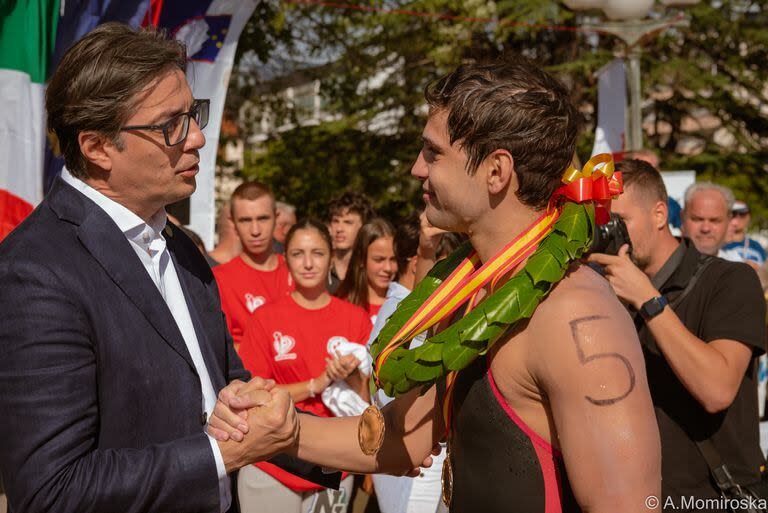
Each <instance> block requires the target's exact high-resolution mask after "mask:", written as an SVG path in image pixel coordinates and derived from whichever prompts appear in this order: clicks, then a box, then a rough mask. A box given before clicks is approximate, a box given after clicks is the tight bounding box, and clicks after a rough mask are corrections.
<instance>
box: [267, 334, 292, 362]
mask: <svg viewBox="0 0 768 513" xmlns="http://www.w3.org/2000/svg"><path fill="white" fill-rule="evenodd" d="M272 338H273V339H274V342H273V345H274V347H275V353H277V354H276V355H275V361H276V362H279V361H282V360H295V359H296V353H291V349H293V347H294V346H295V345H296V341H295V340H293V337H289V336H288V335H283V334H282V333H280V332H279V331H276V332H274V333H273V334H272Z"/></svg>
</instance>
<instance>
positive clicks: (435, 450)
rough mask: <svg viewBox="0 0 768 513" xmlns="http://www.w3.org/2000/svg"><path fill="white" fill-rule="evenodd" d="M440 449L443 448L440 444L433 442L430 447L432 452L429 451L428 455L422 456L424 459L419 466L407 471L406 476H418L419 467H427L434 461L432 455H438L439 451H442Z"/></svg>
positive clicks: (419, 472)
mask: <svg viewBox="0 0 768 513" xmlns="http://www.w3.org/2000/svg"><path fill="white" fill-rule="evenodd" d="M442 450H443V448H442V447H441V446H440V444H435V446H434V447H433V448H432V452H431V453H430V455H429V456H427V457H426V458H424V461H422V462H421V466H419V467H416V468H413V469H411V471H410V472H408V473H407V474H406V476H407V477H419V476H420V475H421V469H423V468H429V467H431V466H432V464H433V463H434V462H435V460H434V459H433V458H432V456H440V453H441V452H442Z"/></svg>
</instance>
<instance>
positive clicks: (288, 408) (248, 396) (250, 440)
mask: <svg viewBox="0 0 768 513" xmlns="http://www.w3.org/2000/svg"><path fill="white" fill-rule="evenodd" d="M240 393H241V395H238V396H236V397H234V398H232V400H231V401H230V402H231V403H232V404H233V406H234V407H235V408H238V409H242V408H241V407H242V406H243V405H246V404H258V403H260V402H261V397H262V395H263V393H264V390H263V389H261V390H251V391H245V388H242V389H241V392H240ZM267 393H268V394H270V396H271V400H269V401H268V402H266V403H265V404H262V405H260V406H256V407H254V408H252V409H250V410H249V411H248V418H247V421H246V422H247V425H248V429H247V431H248V432H247V434H246V435H245V437H244V438H243V441H242V442H240V443H237V442H233V441H225V442H219V447H220V448H221V453H222V456H223V458H224V465H225V466H226V468H227V472H231V471H233V470H236V469H238V468H241V467H243V466H245V465H248V464H250V463H255V462H257V461H264V460H267V459H269V458H271V457H272V456H274V455H275V454H278V453H280V452H283V451H285V450H286V449H288V448H289V447H291V446H293V445H295V444H296V442H297V440H298V437H299V420H298V416H297V415H296V409H295V408H294V406H293V401H292V400H291V395H290V394H289V393H288V391H286V390H283V389H280V388H272V389H271V390H270V391H269V392H267Z"/></svg>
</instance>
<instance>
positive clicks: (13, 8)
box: [0, 0, 60, 240]
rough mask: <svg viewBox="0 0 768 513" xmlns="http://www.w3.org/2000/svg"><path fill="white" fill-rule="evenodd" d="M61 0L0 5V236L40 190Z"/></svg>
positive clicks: (23, 0) (39, 195)
mask: <svg viewBox="0 0 768 513" xmlns="http://www.w3.org/2000/svg"><path fill="white" fill-rule="evenodd" d="M59 1H60V0H19V1H16V2H11V3H10V9H6V8H3V9H2V10H0V240H2V239H3V238H4V237H5V236H6V235H7V234H8V233H10V231H11V230H13V228H15V227H16V225H18V224H19V223H20V222H21V221H22V220H23V219H24V218H25V217H26V216H27V215H28V214H29V213H30V212H31V211H32V209H33V206H34V205H37V203H38V202H39V201H40V199H41V198H42V195H43V155H44V150H45V134H46V130H45V108H44V104H43V103H44V102H43V97H44V92H45V80H46V77H47V73H48V64H49V61H50V57H51V55H52V54H53V48H54V44H55V42H56V25H57V23H58V20H59V7H60V5H59Z"/></svg>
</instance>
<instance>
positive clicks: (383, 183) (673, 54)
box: [239, 0, 768, 225]
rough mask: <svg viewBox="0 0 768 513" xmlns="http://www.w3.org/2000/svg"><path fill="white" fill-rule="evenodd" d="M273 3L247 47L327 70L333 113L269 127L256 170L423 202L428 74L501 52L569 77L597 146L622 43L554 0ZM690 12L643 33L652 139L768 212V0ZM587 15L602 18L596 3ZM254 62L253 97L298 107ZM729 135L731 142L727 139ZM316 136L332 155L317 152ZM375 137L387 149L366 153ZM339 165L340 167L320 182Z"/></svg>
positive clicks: (582, 151) (316, 208) (381, 199)
mask: <svg viewBox="0 0 768 513" xmlns="http://www.w3.org/2000/svg"><path fill="white" fill-rule="evenodd" d="M279 5H280V6H279V7H274V6H273V7H272V8H270V9H271V10H269V12H267V13H266V14H265V15H263V16H262V17H261V18H259V19H252V20H251V21H250V22H249V25H248V27H247V28H246V35H247V37H245V36H244V37H245V38H244V39H243V40H242V41H241V45H240V48H239V51H240V52H241V54H242V55H243V56H246V55H250V56H254V55H257V56H258V57H259V58H260V59H262V60H268V59H267V58H272V60H274V59H275V57H276V56H279V59H278V60H279V61H280V62H281V63H282V64H284V65H286V66H287V67H289V68H290V67H292V68H293V69H302V72H303V73H305V74H306V75H307V76H308V77H312V78H317V79H319V80H321V83H322V94H323V95H324V100H325V110H326V111H328V112H329V113H331V114H333V115H335V119H336V120H337V121H335V122H334V125H333V126H329V127H324V126H322V125H321V126H320V127H313V128H297V129H295V130H291V131H286V132H282V133H274V134H272V136H271V139H270V141H269V142H268V143H267V146H266V152H265V153H263V154H260V155H259V156H258V157H253V158H251V159H249V165H248V166H246V169H245V170H244V173H245V174H247V175H249V176H250V175H255V176H259V177H262V178H266V177H271V178H270V179H276V178H275V177H277V176H278V175H282V174H291V173H298V175H297V177H298V178H297V179H296V180H297V181H298V182H302V183H304V182H306V183H307V184H315V185H317V186H318V187H320V186H323V185H328V186H329V187H330V186H332V187H341V188H344V187H347V186H352V187H365V188H366V189H367V188H368V187H370V189H367V190H368V192H369V194H371V195H372V196H376V200H377V203H378V206H379V207H380V208H381V209H382V210H383V211H385V212H392V213H400V212H402V211H403V210H404V209H406V207H405V205H409V206H410V205H411V204H412V203H411V202H414V201H415V202H416V203H415V205H420V203H418V199H415V197H416V196H417V193H416V192H414V190H417V189H413V188H409V187H408V186H405V185H404V184H405V183H407V181H408V178H407V171H408V168H409V167H410V164H411V162H412V161H413V159H414V158H415V157H416V154H417V152H418V146H419V142H418V141H419V133H420V131H421V129H422V127H423V124H424V119H425V115H426V110H425V108H424V102H423V90H424V87H425V86H426V85H427V84H428V83H429V82H430V81H431V80H434V79H435V78H436V77H438V76H439V75H440V74H442V73H444V72H446V71H447V70H449V69H451V68H453V67H455V66H456V65H458V64H460V63H461V62H463V61H465V60H468V59H474V60H485V59H492V58H496V57H498V56H500V55H504V54H506V53H522V54H524V55H527V56H529V57H532V58H534V59H535V60H536V61H537V62H540V63H541V64H542V65H543V66H545V67H546V68H547V69H549V70H550V71H553V72H555V73H557V74H558V75H559V76H560V77H561V78H562V79H563V80H564V81H565V82H566V83H567V84H568V85H569V87H570V88H571V91H572V94H573V98H574V100H575V101H576V103H577V105H579V106H580V108H581V111H582V112H583V113H584V121H585V123H584V131H583V135H582V138H581V140H580V142H579V147H578V148H579V156H580V157H581V158H582V160H584V159H586V158H587V157H588V156H589V152H590V150H591V145H592V140H593V135H592V132H593V129H594V122H595V120H594V114H593V113H594V112H596V108H595V107H596V106H595V101H596V78H595V75H594V73H595V72H596V71H597V70H598V69H599V68H600V67H601V66H602V65H604V64H606V63H607V62H609V61H610V60H611V59H612V58H613V54H614V51H615V50H616V49H617V48H618V46H617V41H616V40H615V39H613V38H611V37H609V36H602V35H601V36H598V35H597V34H594V33H588V32H580V31H576V30H572V29H574V28H576V27H578V26H579V24H580V23H581V22H582V21H583V19H584V15H582V14H578V13H574V12H571V11H569V10H568V9H566V8H565V7H564V6H563V5H562V4H561V3H559V2H555V1H542V0H499V1H496V2H492V1H487V0H467V1H458V0H417V1H403V0H384V1H369V2H358V3H356V4H355V5H356V6H357V7H358V8H359V9H340V8H331V7H326V6H322V5H316V4H289V3H283V4H279ZM686 12H687V13H688V14H689V15H690V18H691V27H690V28H689V29H682V30H670V31H667V32H666V33H665V34H663V35H662V36H661V37H658V38H656V39H654V40H652V41H650V42H648V43H647V46H646V47H645V52H644V54H643V62H642V66H643V92H644V96H645V99H646V102H645V109H644V114H645V115H646V116H647V121H649V123H646V129H647V133H646V135H645V140H646V142H647V144H646V146H647V147H650V148H651V149H654V150H656V151H657V152H659V153H660V156H661V158H662V165H663V167H664V168H665V169H694V170H696V171H697V172H698V173H699V175H700V176H701V177H702V178H706V179H713V180H716V181H718V182H721V183H725V184H727V185H729V186H731V187H733V188H734V190H735V192H736V194H737V196H738V197H741V198H743V199H745V200H747V201H749V202H750V203H751V204H752V207H753V211H754V212H755V214H756V215H755V218H756V220H757V221H758V222H760V223H761V224H763V225H768V205H763V204H762V201H761V200H762V198H763V197H765V195H766V189H768V178H766V173H765V171H766V162H768V161H767V160H766V157H768V153H767V152H768V116H767V114H768V106H766V103H767V102H768V96H767V95H766V90H765V84H766V83H768V80H766V79H768V68H766V66H764V64H763V63H765V62H766V58H767V57H768V55H766V51H767V50H766V49H767V48H768V45H767V44H766V43H768V32H766V31H765V30H764V27H766V26H768V7H767V6H766V2H765V0H762V1H754V2H748V1H744V0H721V1H718V2H716V3H713V2H702V3H700V4H699V5H697V6H695V7H693V8H691V9H687V10H686ZM430 15H434V16H430ZM589 16H590V17H591V18H592V19H594V13H590V14H589ZM484 20H491V21H484ZM547 26H549V27H552V26H557V28H558V29H553V28H548V27H547ZM249 34H250V35H249ZM319 63H326V64H324V65H322V66H320V65H318V64H319ZM254 69H256V68H252V69H251V70H250V71H249V70H247V69H246V70H244V73H241V82H243V83H247V84H249V86H248V87H250V88H251V90H250V91H249V94H250V95H251V97H252V98H256V97H258V102H260V103H262V104H263V105H269V106H270V108H271V109H273V110H274V111H278V110H287V111H288V115H289V116H290V112H291V109H292V106H291V105H290V103H286V102H285V101H284V99H281V98H280V95H279V94H275V93H276V90H275V89H270V85H271V86H274V87H275V88H279V81H270V80H269V79H270V78H271V77H269V76H266V77H265V76H261V77H260V76H258V74H257V73H256V71H254ZM243 77H245V78H244V79H243ZM383 112H396V113H398V114H399V120H398V121H397V123H395V124H394V125H393V126H392V127H391V129H390V130H389V131H387V133H392V135H388V136H383V135H381V134H380V133H377V132H376V131H374V130H370V129H369V128H370V126H371V125H372V124H373V123H374V122H375V120H376V119H377V116H379V115H381V113H383ZM703 113H710V114H711V115H712V116H715V117H716V118H719V119H720V120H721V123H722V125H721V126H720V127H718V128H717V130H715V129H712V128H706V127H705V128H701V129H696V127H695V122H693V125H694V126H693V128H691V126H692V120H694V121H695V119H697V118H698V117H700V116H701V115H702V114H703ZM293 119H296V118H295V117H294V118H293ZM718 130H719V131H718ZM348 137H349V139H346V138H348ZM316 138H317V139H316ZM691 138H695V139H694V142H696V143H697V144H698V145H699V147H700V148H699V151H698V152H696V151H695V152H693V153H691V152H687V153H681V152H680V151H679V150H681V149H682V148H681V144H682V142H684V141H685V140H686V139H689V140H690V139H691ZM729 139H731V140H732V141H734V142H733V144H732V145H730V146H729V145H727V144H726V145H724V142H726V143H727V142H728V140H729ZM313 149H314V150H316V151H317V152H319V155H325V156H327V159H324V158H320V157H318V156H317V155H313V154H312V151H310V150H313ZM369 149H370V150H374V151H377V152H379V153H381V154H380V155H376V156H375V157H374V156H368V157H361V156H360V155H359V153H361V150H364V151H368V150H369ZM297 150H301V151H298V152H297V153H295V154H293V153H292V152H295V151H297ZM363 164H364V165H363ZM331 169H332V170H333V173H334V174H333V175H331V176H332V179H329V181H327V182H324V183H317V182H316V178H317V177H318V176H323V175H324V174H325V173H326V172H329V171H328V170H331ZM358 175H360V176H358ZM388 179H389V180H393V182H392V183H393V184H394V185H395V186H394V189H393V191H392V192H384V191H389V189H387V183H388V182H387V180H388ZM286 180H287V179H286ZM284 186H285V185H283V183H282V182H281V187H284ZM293 186H296V187H299V189H298V190H300V191H304V192H302V193H301V194H299V193H298V192H296V191H295V190H290V191H289V190H288V189H286V191H285V192H284V194H285V195H286V196H287V197H291V199H292V200H293V201H295V202H297V203H298V204H300V205H306V209H307V210H308V211H311V212H321V211H322V204H323V202H324V201H326V194H325V193H319V191H321V190H322V189H312V188H308V187H303V188H302V187H300V186H299V184H298V183H293V184H292V185H291V187H293ZM408 194H411V196H408Z"/></svg>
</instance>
